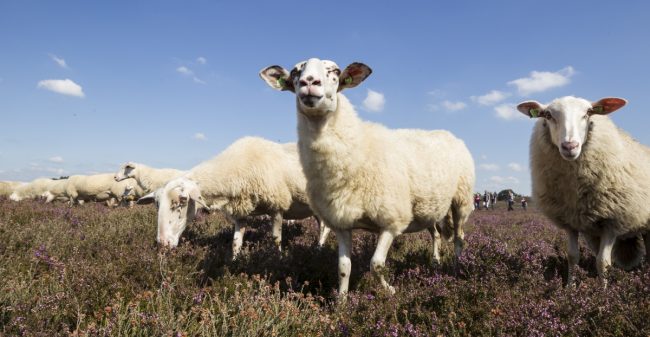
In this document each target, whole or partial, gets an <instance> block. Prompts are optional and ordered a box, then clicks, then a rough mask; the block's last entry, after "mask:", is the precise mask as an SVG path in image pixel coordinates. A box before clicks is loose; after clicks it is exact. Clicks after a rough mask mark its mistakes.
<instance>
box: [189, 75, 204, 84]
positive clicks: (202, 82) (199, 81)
mask: <svg viewBox="0 0 650 337" xmlns="http://www.w3.org/2000/svg"><path fill="white" fill-rule="evenodd" d="M192 80H193V81H194V83H198V84H205V81H204V80H202V79H200V78H198V77H196V76H194V77H192Z"/></svg>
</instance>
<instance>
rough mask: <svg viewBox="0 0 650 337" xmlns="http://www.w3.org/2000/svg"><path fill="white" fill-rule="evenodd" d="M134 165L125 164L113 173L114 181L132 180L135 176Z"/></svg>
mask: <svg viewBox="0 0 650 337" xmlns="http://www.w3.org/2000/svg"><path fill="white" fill-rule="evenodd" d="M135 170H136V165H135V164H134V163H125V164H123V165H122V166H121V167H120V170H119V171H117V173H115V177H114V178H115V181H122V180H124V179H128V178H133V177H134V176H135Z"/></svg>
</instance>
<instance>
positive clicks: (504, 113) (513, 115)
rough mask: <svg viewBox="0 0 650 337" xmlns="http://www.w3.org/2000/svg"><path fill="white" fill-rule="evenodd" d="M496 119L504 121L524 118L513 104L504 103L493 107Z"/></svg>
mask: <svg viewBox="0 0 650 337" xmlns="http://www.w3.org/2000/svg"><path fill="white" fill-rule="evenodd" d="M494 111H496V115H497V117H499V118H501V119H505V120H514V119H524V118H525V116H524V115H523V114H521V113H520V112H519V111H518V110H517V108H516V107H515V105H514V104H512V103H505V104H501V105H497V106H495V107H494Z"/></svg>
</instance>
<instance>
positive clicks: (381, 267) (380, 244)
mask: <svg viewBox="0 0 650 337" xmlns="http://www.w3.org/2000/svg"><path fill="white" fill-rule="evenodd" d="M394 238H395V235H393V234H392V233H391V232H388V231H383V232H381V234H379V240H378V241H377V248H376V249H375V253H374V254H373V255H372V259H371V260H370V267H371V268H372V272H373V273H374V274H375V276H376V277H377V278H378V279H379V281H380V282H381V285H382V286H384V288H385V289H387V290H388V291H389V292H390V293H391V294H395V288H394V287H392V286H391V285H390V284H388V282H386V279H384V271H385V269H386V268H385V265H386V256H387V255H388V250H389V249H390V246H391V244H393V239H394Z"/></svg>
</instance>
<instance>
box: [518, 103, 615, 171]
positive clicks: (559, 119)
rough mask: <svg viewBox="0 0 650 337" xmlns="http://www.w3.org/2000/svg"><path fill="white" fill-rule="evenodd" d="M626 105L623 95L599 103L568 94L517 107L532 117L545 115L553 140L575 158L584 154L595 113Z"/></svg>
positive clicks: (566, 156) (567, 157)
mask: <svg viewBox="0 0 650 337" xmlns="http://www.w3.org/2000/svg"><path fill="white" fill-rule="evenodd" d="M625 104H626V101H625V100H624V99H622V98H614V97H609V98H603V99H601V100H599V101H597V102H593V103H591V102H589V101H587V100H585V99H582V98H578V97H573V96H566V97H562V98H558V99H555V100H554V101H552V102H551V103H550V104H548V105H543V104H541V103H539V102H537V101H526V102H523V103H521V104H519V105H518V106H517V109H518V110H519V111H520V112H521V113H523V114H524V115H526V116H529V117H531V118H538V117H540V118H545V119H546V121H545V123H544V125H545V127H547V128H549V133H550V136H551V142H552V143H553V145H555V146H556V147H557V149H558V151H559V152H560V155H561V156H562V158H564V159H565V160H569V161H573V160H576V159H578V157H580V153H581V151H582V145H583V144H584V143H585V141H586V140H587V138H588V135H589V124H590V121H589V118H590V117H591V116H592V115H606V114H609V113H611V112H614V111H616V110H618V109H619V108H621V107H623V106H624V105H625Z"/></svg>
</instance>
